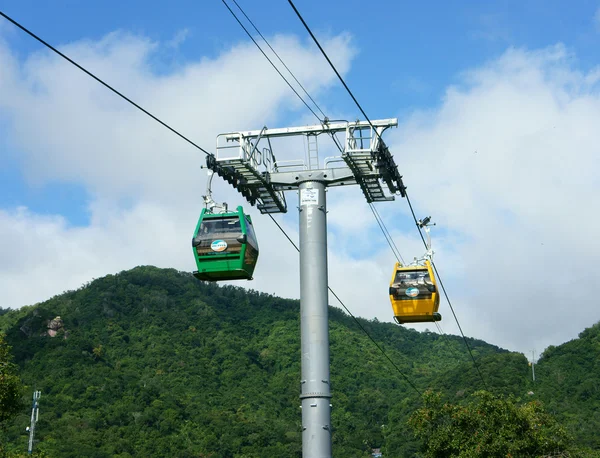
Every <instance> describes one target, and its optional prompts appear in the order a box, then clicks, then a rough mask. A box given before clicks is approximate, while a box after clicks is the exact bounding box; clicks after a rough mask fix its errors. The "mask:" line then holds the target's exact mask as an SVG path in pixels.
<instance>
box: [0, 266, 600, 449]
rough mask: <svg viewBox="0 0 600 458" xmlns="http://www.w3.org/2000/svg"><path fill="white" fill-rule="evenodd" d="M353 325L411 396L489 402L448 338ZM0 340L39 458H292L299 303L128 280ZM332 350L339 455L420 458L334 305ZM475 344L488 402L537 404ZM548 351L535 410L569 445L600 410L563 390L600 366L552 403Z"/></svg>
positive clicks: (12, 430)
mask: <svg viewBox="0 0 600 458" xmlns="http://www.w3.org/2000/svg"><path fill="white" fill-rule="evenodd" d="M3 305H6V304H0V306H3ZM360 322H361V324H362V325H363V327H365V328H366V329H367V330H368V332H369V333H370V334H371V336H372V337H373V339H374V340H376V341H377V342H378V343H379V344H380V345H381V346H382V348H384V349H385V351H386V352H387V354H388V355H389V356H390V358H392V360H393V361H394V362H395V364H396V365H397V366H398V367H399V368H400V369H401V370H402V371H403V373H404V374H405V375H406V376H408V377H409V378H410V379H411V381H412V382H413V383H414V384H415V386H417V387H418V389H419V390H420V391H426V390H428V389H435V390H439V391H440V392H441V393H442V394H441V396H443V397H444V398H446V399H449V400H451V401H452V402H458V403H461V402H468V400H469V399H470V398H471V395H472V393H474V392H476V391H479V390H481V389H483V388H484V386H482V382H481V380H480V378H479V376H478V373H477V372H476V371H475V370H474V368H473V363H472V362H471V360H470V357H469V356H468V353H466V351H465V349H464V343H463V342H462V340H461V339H459V338H458V337H455V336H447V335H446V336H441V335H438V334H436V333H432V332H417V331H414V330H410V329H405V328H402V327H399V326H396V325H393V324H390V323H379V322H377V321H376V320H375V321H368V320H362V319H360ZM50 323H54V325H51V324H50ZM57 323H58V324H57ZM49 326H54V327H53V328H52V329H51V328H49ZM0 331H3V332H5V333H6V340H7V342H8V343H9V344H10V345H12V347H13V354H14V357H15V362H16V363H17V364H18V366H19V368H20V373H21V377H22V379H23V381H24V382H25V384H26V385H27V386H28V387H29V390H28V396H27V397H30V395H31V391H32V390H33V389H34V387H35V389H37V390H41V392H42V397H41V401H40V420H39V423H38V426H37V433H36V439H37V443H36V449H37V450H38V451H39V452H42V453H45V454H47V455H48V456H61V457H80V456H86V457H109V456H110V457H112V456H116V457H133V456H177V457H265V456H277V457H296V456H301V424H300V409H299V406H300V402H299V398H298V396H299V392H300V388H299V387H300V384H299V382H300V334H299V332H300V323H299V303H298V301H295V300H287V299H281V298H278V297H275V296H272V295H268V294H264V293H258V292H254V291H248V290H244V289H242V288H239V287H233V286H219V285H216V284H209V283H203V282H199V281H197V280H196V279H194V278H193V277H192V276H191V275H190V274H188V273H183V272H177V271H175V270H172V269H157V268H154V267H138V268H135V269H132V270H130V271H126V272H121V273H120V274H117V275H108V276H106V277H104V278H100V279H97V280H94V281H93V282H91V283H90V284H88V285H85V286H84V287H82V288H81V289H79V290H77V291H71V292H67V293H64V294H61V295H59V296H56V297H54V298H52V299H50V300H48V301H46V302H43V303H41V304H37V305H35V306H29V307H23V308H22V309H19V310H15V311H11V312H8V313H3V314H1V316H0ZM50 331H52V332H50ZM586 332H587V331H586ZM591 333H592V334H593V335H594V336H595V337H594V338H597V337H598V333H597V329H596V331H591ZM583 338H584V339H586V340H587V339H588V338H590V336H588V335H587V334H586V335H585V336H583ZM330 341H331V383H332V391H333V396H334V397H333V400H332V404H333V410H332V426H333V449H334V455H335V456H352V457H360V456H365V457H367V456H370V454H371V450H372V448H379V447H382V448H383V449H384V450H385V452H386V455H385V456H390V457H391V456H394V457H401V456H415V454H417V453H419V450H420V449H421V447H422V446H423V441H422V438H420V437H419V436H418V435H417V436H415V435H414V434H413V431H412V430H411V429H410V427H409V426H408V418H409V416H410V415H411V414H412V413H413V412H415V411H416V410H417V409H419V408H422V407H423V403H422V400H421V398H420V396H419V394H418V393H416V392H415V390H413V389H412V388H411V387H410V386H409V385H408V384H407V383H406V381H405V380H404V378H403V377H402V376H401V375H400V374H398V372H397V371H396V370H395V369H394V368H393V367H391V366H390V365H389V362H388V361H387V360H386V359H385V358H384V357H383V356H382V354H381V353H380V352H379V351H378V349H377V348H376V347H375V346H374V345H373V343H372V342H371V341H370V340H369V338H368V337H367V336H365V334H364V333H363V332H362V331H361V330H360V329H359V327H358V326H357V325H356V323H355V322H354V320H353V319H352V318H351V317H349V316H348V315H347V314H345V313H343V312H342V311H340V310H339V309H337V308H334V307H330ZM469 343H470V345H471V347H472V349H473V354H474V356H475V358H476V360H477V361H478V364H479V365H480V368H481V371H482V374H483V376H484V378H485V379H486V382H487V388H488V389H489V391H491V392H493V393H496V394H501V395H506V396H510V395H512V396H515V397H524V396H527V394H526V393H527V392H528V391H531V390H532V386H533V385H532V382H531V380H530V375H529V372H528V366H527V360H526V359H525V357H524V356H523V355H520V354H516V353H510V352H507V351H505V350H502V349H500V348H498V347H495V346H493V345H489V344H487V343H485V342H483V341H480V340H474V339H469ZM559 348H560V347H559ZM594 348H595V347H594ZM586 349H587V347H586ZM573 351H575V349H574V350H573ZM586 351H587V350H586ZM595 351H596V353H595V355H596V356H597V353H598V349H597V348H596V350H595ZM547 353H548V354H546V353H545V354H544V355H543V357H542V359H541V360H540V364H539V365H538V368H539V369H538V371H537V372H538V373H539V374H540V375H539V385H536V387H535V392H536V395H535V396H536V399H537V398H539V399H541V400H542V401H544V402H545V403H546V405H548V406H549V410H550V412H551V413H554V414H556V415H557V416H558V417H559V418H560V419H561V420H564V421H565V424H566V426H567V429H568V430H569V431H570V432H571V433H572V434H573V429H574V428H577V427H579V426H580V425H581V424H582V423H584V422H585V418H584V417H583V416H581V413H582V412H583V411H585V412H591V411H592V408H593V407H592V406H598V405H600V396H599V395H598V392H597V389H596V385H593V384H591V385H589V386H588V385H586V386H588V387H587V388H586V389H585V390H583V391H582V390H581V389H580V387H579V386H571V388H572V389H574V390H577V394H576V395H575V396H573V394H574V393H573V392H572V391H569V389H568V386H567V384H568V383H570V382H572V381H573V382H574V383H576V382H575V381H577V382H582V380H580V379H578V378H577V377H575V375H574V374H573V373H572V371H576V372H578V373H581V375H582V376H583V375H584V374H585V371H588V372H587V374H588V375H589V376H590V378H591V375H592V374H593V371H596V372H595V374H596V377H597V376H598V372H597V371H598V367H597V366H595V365H594V364H596V363H591V364H592V367H590V364H588V362H582V363H581V364H582V365H583V366H582V367H581V370H580V368H579V366H578V365H576V364H575V363H576V362H577V360H575V361H569V362H568V364H570V366H569V369H570V371H571V372H569V373H568V374H567V372H566V370H565V369H561V370H565V372H564V373H563V377H564V378H563V379H561V387H562V388H561V390H560V391H559V394H560V395H561V398H560V399H559V398H557V397H555V398H553V396H554V394H553V392H552V383H554V382H555V380H556V377H557V375H556V374H557V372H556V371H557V370H559V369H555V368H554V366H553V367H552V368H551V367H550V364H554V363H555V362H556V361H559V362H561V361H562V360H560V358H559V354H562V353H560V351H559V349H551V350H549V351H548V352H547ZM557 353H558V354H557ZM582 358H583V359H584V360H585V359H586V358H587V356H585V355H584V356H582ZM594 359H597V358H594ZM546 361H547V362H546ZM586 361H587V360H586ZM563 363H564V364H567V361H562V362H561V364H563ZM574 364H575V365H574ZM590 371H591V372H590ZM559 372H560V370H559ZM543 374H549V375H547V376H546V375H543ZM596 380H598V378H596ZM538 387H539V388H538ZM538 393H539V395H538ZM585 396H587V397H585ZM580 399H581V400H582V401H583V400H585V402H587V403H588V404H589V406H588V407H583V404H581V405H580V404H579V400H580ZM580 409H584V410H580ZM586 409H588V410H586ZM596 411H598V409H596ZM592 418H593V422H595V423H592V424H589V425H588V427H589V429H588V430H587V431H588V434H574V435H575V436H576V437H577V440H578V441H579V442H578V444H580V445H585V446H589V447H597V446H598V444H597V442H595V441H596V439H595V438H594V435H593V434H591V431H592V428H593V427H594V425H595V426H596V431H597V430H598V429H597V426H598V425H599V424H600V418H594V417H593V415H592ZM28 422H29V412H28V409H27V407H23V408H22V409H21V410H20V411H19V413H18V415H17V416H16V417H15V418H13V419H12V420H11V424H10V425H9V427H8V429H7V431H6V434H7V448H8V450H9V451H12V452H20V451H23V450H24V449H26V442H27V438H26V436H25V435H24V434H23V431H24V429H25V426H27V424H28Z"/></svg>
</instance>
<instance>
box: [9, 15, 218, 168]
mask: <svg viewBox="0 0 600 458" xmlns="http://www.w3.org/2000/svg"><path fill="white" fill-rule="evenodd" d="M0 16H2V17H4V18H5V19H6V20H7V21H9V22H12V23H13V24H14V25H16V26H17V27H18V28H19V29H21V30H22V31H23V32H25V33H26V34H28V35H29V36H31V37H33V38H35V39H36V40H37V41H39V42H40V43H42V44H43V45H44V46H46V47H47V48H48V49H51V50H52V51H54V52H55V53H56V54H58V55H59V56H60V57H62V58H63V59H65V60H67V61H68V62H70V63H71V64H73V65H74V66H75V67H77V68H78V69H79V70H81V71H82V72H84V73H85V74H87V75H88V76H91V77H92V78H94V79H95V80H96V81H98V82H99V83H100V84H102V85H103V86H104V87H106V88H107V89H110V90H111V91H112V92H114V93H115V94H117V95H118V96H119V97H121V98H122V99H124V100H126V101H127V102H129V103H130V104H131V105H133V106H134V107H136V108H137V109H138V110H141V111H142V112H144V113H145V114H147V115H148V116H150V117H151V118H152V119H154V120H155V121H156V122H158V123H159V124H161V125H162V126H164V127H166V128H167V129H169V130H170V131H171V132H173V133H174V134H175V135H177V136H179V137H181V138H183V139H184V140H185V141H186V142H188V143H189V144H190V145H192V146H194V147H196V148H198V149H199V150H200V151H202V152H203V153H204V154H206V155H209V156H212V153H209V152H208V151H206V150H205V149H204V148H202V147H200V146H198V145H197V144H196V143H194V142H193V141H191V140H190V139H189V138H187V137H186V136H184V135H183V134H180V133H179V132H177V131H176V130H175V129H173V128H172V127H171V126H169V125H168V124H167V123H165V122H163V121H161V120H160V119H158V118H157V117H156V116H154V115H153V114H152V113H150V112H149V111H148V110H146V109H144V108H142V107H141V106H140V105H138V104H137V103H135V102H134V101H133V100H131V99H130V98H129V97H126V96H125V95H123V94H122V93H121V92H119V91H117V90H116V89H115V88H113V87H112V86H111V85H109V84H108V83H105V82H104V81H102V80H101V79H100V78H98V77H97V76H96V75H94V74H93V73H92V72H90V71H89V70H86V69H85V68H83V67H82V66H81V65H79V64H78V63H77V62H75V61H74V60H73V59H71V58H70V57H68V56H66V55H65V54H63V53H62V52H60V51H59V50H58V49H56V48H55V47H54V46H52V45H51V44H49V43H47V42H46V41H44V40H42V39H41V38H40V37H38V36H37V35H36V34H35V33H33V32H32V31H31V30H29V29H27V28H25V27H24V26H22V25H21V24H19V23H18V22H17V21H15V20H14V19H12V18H10V17H9V16H7V15H6V14H4V13H3V12H2V11H0Z"/></svg>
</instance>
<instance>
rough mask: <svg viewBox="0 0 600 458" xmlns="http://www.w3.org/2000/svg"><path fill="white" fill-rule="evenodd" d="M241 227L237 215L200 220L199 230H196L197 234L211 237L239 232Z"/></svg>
mask: <svg viewBox="0 0 600 458" xmlns="http://www.w3.org/2000/svg"><path fill="white" fill-rule="evenodd" d="M241 233H242V227H241V225H240V219H239V218H238V217H235V218H215V219H207V220H204V221H202V224H201V225H200V230H199V231H198V236H202V238H205V237H208V236H210V237H213V236H215V235H218V234H227V235H232V234H241Z"/></svg>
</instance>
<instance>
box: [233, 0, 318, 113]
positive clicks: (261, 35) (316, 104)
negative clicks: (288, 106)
mask: <svg viewBox="0 0 600 458" xmlns="http://www.w3.org/2000/svg"><path fill="white" fill-rule="evenodd" d="M223 1H224V0H223ZM232 1H233V3H235V6H237V7H238V9H239V10H240V11H241V12H242V14H243V15H244V17H245V18H246V19H247V20H248V22H249V23H250V24H251V25H252V27H253V28H254V30H256V33H258V34H259V35H260V37H261V38H262V39H263V41H264V42H265V43H266V45H267V46H268V47H269V49H270V50H271V52H273V54H275V56H276V57H277V59H279V62H281V65H283V66H284V67H285V69H286V70H287V71H288V73H289V74H290V75H291V76H292V78H294V81H296V83H297V84H298V86H300V88H301V89H302V91H304V93H305V94H306V96H307V97H308V98H309V99H310V101H311V102H312V103H313V104H314V105H315V107H317V110H319V112H320V113H321V114H322V115H323V119H325V118H327V116H326V115H325V113H323V110H321V107H320V106H319V104H318V103H317V102H316V101H315V99H313V98H312V97H311V95H310V94H309V93H308V91H307V90H306V89H305V88H304V86H303V85H302V83H300V81H298V78H296V75H294V73H293V72H292V71H291V70H290V69H289V67H288V66H287V65H286V64H285V62H284V61H283V59H282V58H281V57H279V54H277V51H275V50H274V49H273V46H271V44H270V43H269V42H268V41H267V39H266V38H265V37H264V36H263V34H262V33H260V30H258V27H256V26H255V25H254V22H252V19H250V18H249V17H248V15H247V14H246V12H245V11H244V10H243V9H242V7H241V6H240V5H239V4H238V2H237V1H236V0H232ZM319 121H321V120H320V119H319Z"/></svg>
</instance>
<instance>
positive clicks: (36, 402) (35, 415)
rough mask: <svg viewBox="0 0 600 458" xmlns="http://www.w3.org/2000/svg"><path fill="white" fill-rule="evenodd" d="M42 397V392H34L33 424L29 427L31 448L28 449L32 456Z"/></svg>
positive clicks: (32, 405) (32, 406)
mask: <svg viewBox="0 0 600 458" xmlns="http://www.w3.org/2000/svg"><path fill="white" fill-rule="evenodd" d="M41 396H42V392H41V391H34V392H33V402H32V404H31V424H30V426H29V446H28V447H27V453H28V454H29V455H31V454H32V453H33V437H34V435H35V424H36V423H37V421H38V418H39V416H40V397H41Z"/></svg>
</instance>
